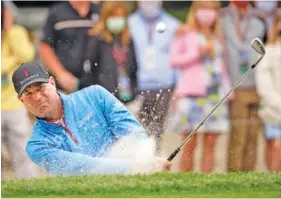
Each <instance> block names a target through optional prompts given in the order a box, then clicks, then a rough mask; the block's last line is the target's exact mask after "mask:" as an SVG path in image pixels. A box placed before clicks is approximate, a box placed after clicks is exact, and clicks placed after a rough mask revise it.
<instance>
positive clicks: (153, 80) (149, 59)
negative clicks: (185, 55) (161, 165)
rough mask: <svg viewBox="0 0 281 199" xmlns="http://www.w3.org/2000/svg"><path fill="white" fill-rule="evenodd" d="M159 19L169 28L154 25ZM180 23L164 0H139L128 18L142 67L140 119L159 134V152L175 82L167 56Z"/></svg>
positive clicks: (153, 133)
mask: <svg viewBox="0 0 281 199" xmlns="http://www.w3.org/2000/svg"><path fill="white" fill-rule="evenodd" d="M159 22H163V23H164V24H165V25H166V27H167V28H166V31H165V32H163V33H159V32H157V30H156V28H155V27H156V25H157V23H159ZM178 24H179V22H178V21H177V19H176V18H174V17H172V16H171V15H169V14H168V13H167V12H166V11H165V10H164V9H162V2H161V1H139V2H138V9H137V11H136V12H135V13H133V14H132V15H131V16H130V17H129V26H130V31H131V34H132V38H133V41H134V43H135V49H136V56H137V63H138V66H139V69H138V73H137V76H138V91H139V93H141V96H142V97H143V99H144V100H143V104H142V107H141V110H140V111H139V118H140V120H141V123H142V124H143V125H144V126H145V127H146V128H147V130H148V131H149V132H150V133H151V134H152V135H154V136H155V137H156V141H157V152H160V145H161V137H162V133H163V131H164V130H163V123H164V119H165V116H166V112H167V107H168V104H169V101H170V98H171V94H172V91H173V88H174V86H175V83H176V71H175V69H173V68H172V66H171V65H170V64H169V61H168V59H169V58H168V57H169V53H170V46H171V42H172V39H173V36H174V32H175V30H176V28H177V27H178Z"/></svg>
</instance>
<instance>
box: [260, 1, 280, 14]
mask: <svg viewBox="0 0 281 199" xmlns="http://www.w3.org/2000/svg"><path fill="white" fill-rule="evenodd" d="M277 3H278V2H277V1H256V7H257V8H258V9H259V10H261V11H264V12H266V13H271V12H273V11H274V10H275V9H276V8H277Z"/></svg>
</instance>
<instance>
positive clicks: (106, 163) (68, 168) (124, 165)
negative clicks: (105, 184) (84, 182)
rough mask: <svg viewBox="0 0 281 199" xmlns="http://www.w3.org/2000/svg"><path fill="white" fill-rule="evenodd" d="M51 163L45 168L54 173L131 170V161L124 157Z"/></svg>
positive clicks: (84, 173)
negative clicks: (62, 163) (61, 163)
mask: <svg viewBox="0 0 281 199" xmlns="http://www.w3.org/2000/svg"><path fill="white" fill-rule="evenodd" d="M49 165H53V166H51V167H49V168H47V170H48V171H49V172H50V173H52V174H55V175H62V176H69V175H70V176H72V175H89V174H128V173H130V171H131V163H130V162H129V161H128V160H125V159H112V158H110V159H109V158H92V159H91V160H90V159H89V158H84V160H83V159H80V158H79V159H72V162H69V164H67V165H66V164H64V165H60V164H56V165H54V164H53V163H51V164H49Z"/></svg>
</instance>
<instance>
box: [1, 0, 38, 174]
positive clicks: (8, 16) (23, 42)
mask: <svg viewBox="0 0 281 199" xmlns="http://www.w3.org/2000/svg"><path fill="white" fill-rule="evenodd" d="M3 7H4V9H3ZM1 14H2V16H1V17H2V23H1V40H2V45H1V50H2V52H1V66H2V67H1V88H2V91H1V115H2V117H1V132H2V135H1V137H2V144H3V145H5V146H6V148H7V151H8V153H9V156H10V157H9V158H10V159H11V161H12V166H13V169H14V171H15V174H16V177H17V178H26V177H35V176H36V175H37V172H36V169H35V167H34V166H35V165H33V163H32V162H31V161H30V160H29V159H28V158H27V155H26V153H25V144H26V142H27V139H28V136H29V135H30V132H31V122H30V120H29V116H28V113H27V111H26V109H25V108H24V106H23V105H22V104H21V102H20V101H19V99H18V98H17V93H16V92H15V90H14V87H13V83H12V73H13V72H14V70H15V69H16V68H17V67H18V66H19V65H20V64H21V63H23V62H27V61H31V60H33V59H34V57H35V48H34V46H33V44H32V43H31V42H30V41H29V37H28V32H27V30H26V29H25V28H24V27H22V26H19V25H15V23H14V22H15V17H16V15H17V8H16V7H15V5H14V4H13V3H12V2H8V1H7V2H4V3H3V2H2V6H1ZM26 75H28V74H26Z"/></svg>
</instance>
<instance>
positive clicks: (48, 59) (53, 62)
mask: <svg viewBox="0 0 281 199" xmlns="http://www.w3.org/2000/svg"><path fill="white" fill-rule="evenodd" d="M55 23H56V22H55V9H54V10H52V9H50V11H49V16H48V18H47V21H46V23H45V26H44V28H43V37H42V39H41V41H40V43H39V46H38V51H39V56H40V58H41V60H42V61H43V63H44V65H45V66H46V67H47V68H48V70H49V71H50V72H51V73H52V74H54V75H55V76H57V75H59V74H60V73H61V72H65V71H66V69H64V67H63V65H62V63H61V62H60V60H59V58H58V57H57V55H56V53H55V51H54V48H55V44H56V34H55V29H54V28H55Z"/></svg>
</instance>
